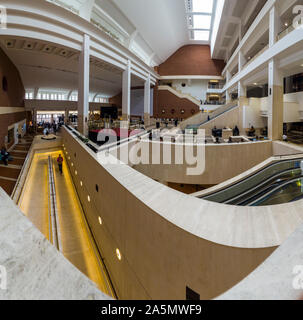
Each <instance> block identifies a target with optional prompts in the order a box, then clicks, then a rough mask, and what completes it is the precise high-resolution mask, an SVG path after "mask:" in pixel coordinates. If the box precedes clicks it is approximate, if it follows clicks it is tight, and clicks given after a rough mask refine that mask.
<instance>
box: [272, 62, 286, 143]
mask: <svg viewBox="0 0 303 320" xmlns="http://www.w3.org/2000/svg"><path fill="white" fill-rule="evenodd" d="M283 93H284V92H283V75H282V74H281V72H280V70H279V69H278V67H277V63H276V61H275V60H274V59H272V60H270V62H269V64H268V137H269V139H272V140H281V139H282V135H283V107H284V103H283V97H284V94H283Z"/></svg>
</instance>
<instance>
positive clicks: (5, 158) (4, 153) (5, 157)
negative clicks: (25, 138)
mask: <svg viewBox="0 0 303 320" xmlns="http://www.w3.org/2000/svg"><path fill="white" fill-rule="evenodd" d="M8 156H9V154H8V152H7V150H6V148H5V147H2V149H1V159H2V161H3V163H4V165H6V166H7V165H8Z"/></svg>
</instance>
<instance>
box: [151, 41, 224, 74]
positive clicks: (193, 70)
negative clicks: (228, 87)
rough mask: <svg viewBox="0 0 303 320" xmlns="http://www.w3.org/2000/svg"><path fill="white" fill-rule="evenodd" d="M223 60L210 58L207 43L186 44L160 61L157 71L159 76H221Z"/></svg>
mask: <svg viewBox="0 0 303 320" xmlns="http://www.w3.org/2000/svg"><path fill="white" fill-rule="evenodd" d="M224 67H225V62H224V61H223V60H214V59H212V58H211V54H210V47H209V46H208V45H186V46H183V47H181V48H180V49H179V50H177V51H176V52H175V53H174V54H173V55H172V56H171V57H169V58H168V59H167V60H166V61H165V62H164V63H162V64H161V65H160V66H159V67H158V68H157V71H158V73H159V74H160V75H161V76H169V75H170V76H172V75H210V76H221V74H222V70H223V69H224Z"/></svg>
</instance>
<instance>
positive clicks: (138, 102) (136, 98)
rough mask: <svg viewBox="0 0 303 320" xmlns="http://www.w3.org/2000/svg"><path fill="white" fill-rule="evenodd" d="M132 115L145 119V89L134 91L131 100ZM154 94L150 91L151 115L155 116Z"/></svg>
mask: <svg viewBox="0 0 303 320" xmlns="http://www.w3.org/2000/svg"><path fill="white" fill-rule="evenodd" d="M130 101H131V102H130V114H131V115H132V116H140V117H142V118H144V89H132V90H131V98H130ZM153 103H154V93H153V89H151V91H150V106H151V110H150V111H151V112H150V115H151V116H152V115H153Z"/></svg>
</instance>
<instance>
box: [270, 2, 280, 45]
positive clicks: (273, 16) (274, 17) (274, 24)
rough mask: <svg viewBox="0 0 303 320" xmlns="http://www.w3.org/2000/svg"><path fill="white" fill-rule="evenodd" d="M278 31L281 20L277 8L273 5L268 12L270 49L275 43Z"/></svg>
mask: <svg viewBox="0 0 303 320" xmlns="http://www.w3.org/2000/svg"><path fill="white" fill-rule="evenodd" d="M280 30H281V18H280V15H279V12H278V8H277V7H276V6H275V5H274V6H273V7H272V8H271V10H270V12H269V47H272V46H273V45H274V44H275V43H276V42H277V37H278V34H279V32H280Z"/></svg>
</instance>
